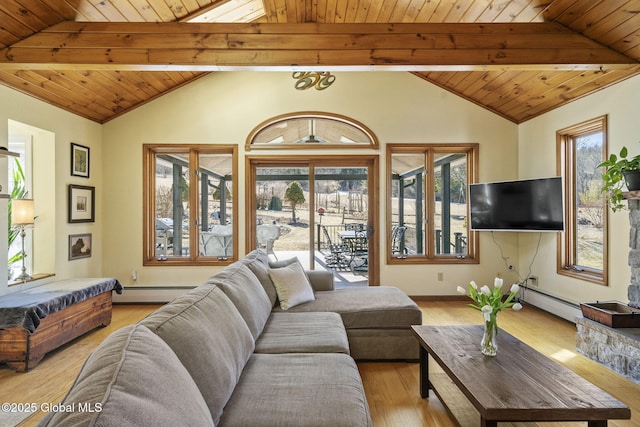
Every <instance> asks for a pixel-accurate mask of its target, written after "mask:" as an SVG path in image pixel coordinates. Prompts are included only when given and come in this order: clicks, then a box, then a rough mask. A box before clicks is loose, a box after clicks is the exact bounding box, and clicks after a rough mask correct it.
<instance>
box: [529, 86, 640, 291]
mask: <svg viewBox="0 0 640 427" xmlns="http://www.w3.org/2000/svg"><path fill="white" fill-rule="evenodd" d="M638 93H640V77H635V78H632V79H629V80H626V81H624V82H622V83H619V84H616V85H615V86H612V87H610V88H608V89H605V90H603V91H600V92H597V93H595V94H593V95H591V96H588V97H586V98H582V99H580V100H577V101H574V102H572V103H570V104H567V105H566V106H564V107H561V108H558V109H556V110H554V111H552V112H550V113H547V114H544V115H542V116H540V117H538V118H535V119H533V120H530V121H527V122H525V123H523V124H522V125H520V126H519V135H518V140H519V146H520V148H519V151H520V152H519V157H518V164H519V165H518V169H519V175H520V177H521V178H530V177H536V176H552V175H557V173H556V163H555V162H556V131H557V130H559V129H562V128H565V127H567V126H571V125H574V124H578V123H580V122H583V121H585V120H589V119H592V118H595V117H598V116H602V115H605V114H607V115H608V117H609V123H608V124H609V152H610V153H616V154H617V153H618V152H619V151H620V148H622V146H627V147H628V148H629V153H630V155H636V154H638V153H640V144H638V141H639V140H640V120H638V117H637V112H638V109H639V108H640V101H639V100H638V96H637V94H638ZM533 239H535V236H523V237H522V238H521V239H520V240H521V243H520V252H521V257H520V267H521V268H523V266H524V264H526V263H529V262H530V259H531V257H532V254H533V249H534V246H535V243H536V242H537V241H535V242H534V241H533ZM628 254H629V218H628V211H623V212H616V213H613V212H611V211H609V260H608V261H609V286H601V285H596V284H593V283H589V282H586V281H581V280H576V279H573V278H568V277H565V276H561V275H559V274H557V273H556V237H555V235H548V236H544V238H543V240H542V243H541V247H540V251H539V253H538V257H537V259H536V262H535V264H534V267H533V274H534V275H536V276H539V289H540V290H542V291H544V292H547V293H549V294H552V295H554V296H557V297H560V298H562V299H565V300H568V301H572V302H593V301H598V300H599V301H603V300H619V301H623V302H627V301H628V298H627V287H628V286H629V282H630V278H631V272H630V268H629V265H628Z"/></svg>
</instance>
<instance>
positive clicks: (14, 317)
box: [0, 278, 123, 333]
mask: <svg viewBox="0 0 640 427" xmlns="http://www.w3.org/2000/svg"><path fill="white" fill-rule="evenodd" d="M122 289H123V288H122V285H121V284H120V282H118V280H116V279H112V278H90V279H68V280H61V281H58V282H52V283H48V284H46V285H41V286H36V287H34V288H31V289H25V290H22V291H18V292H15V293H13V294H9V295H4V296H2V297H0V329H6V328H11V327H14V326H22V327H23V328H25V329H27V330H28V331H29V332H31V333H34V332H35V331H36V329H37V328H38V326H39V325H40V319H44V318H45V317H47V316H48V315H49V314H51V313H55V312H56V311H60V310H62V309H64V308H66V307H69V306H71V305H73V304H76V303H79V302H82V301H85V300H87V299H89V298H91V297H94V296H96V295H99V294H101V293H103V292H110V291H113V290H115V291H116V292H117V293H119V294H121V293H122Z"/></svg>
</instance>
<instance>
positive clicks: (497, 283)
mask: <svg viewBox="0 0 640 427" xmlns="http://www.w3.org/2000/svg"><path fill="white" fill-rule="evenodd" d="M502 283H503V280H502V278H500V277H496V278H495V279H494V280H493V287H494V288H496V289H500V288H502Z"/></svg>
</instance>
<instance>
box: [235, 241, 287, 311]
mask: <svg viewBox="0 0 640 427" xmlns="http://www.w3.org/2000/svg"><path fill="white" fill-rule="evenodd" d="M240 262H242V263H244V265H246V266H247V267H249V270H251V271H252V272H253V274H255V275H256V277H257V278H258V281H259V282H260V284H261V285H262V287H263V288H264V290H265V292H266V293H267V295H268V296H269V300H270V301H271V307H273V306H274V305H275V304H276V301H277V300H278V294H277V292H276V287H275V286H273V282H272V281H271V277H269V272H268V271H267V270H268V269H269V255H267V253H266V252H265V251H263V250H260V249H255V250H253V251H251V252H249V253H248V254H247V256H246V257H244V258H242V259H241V260H240Z"/></svg>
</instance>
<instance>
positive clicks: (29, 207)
mask: <svg viewBox="0 0 640 427" xmlns="http://www.w3.org/2000/svg"><path fill="white" fill-rule="evenodd" d="M11 224H12V225H14V226H20V238H21V239H22V271H21V273H20V275H19V276H18V277H16V278H15V280H21V281H25V280H29V279H31V276H30V275H28V274H27V267H26V266H25V265H24V259H25V258H26V257H27V253H26V252H25V251H24V238H25V236H26V235H27V232H26V230H25V228H26V226H27V225H32V224H33V199H13V200H12V201H11Z"/></svg>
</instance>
